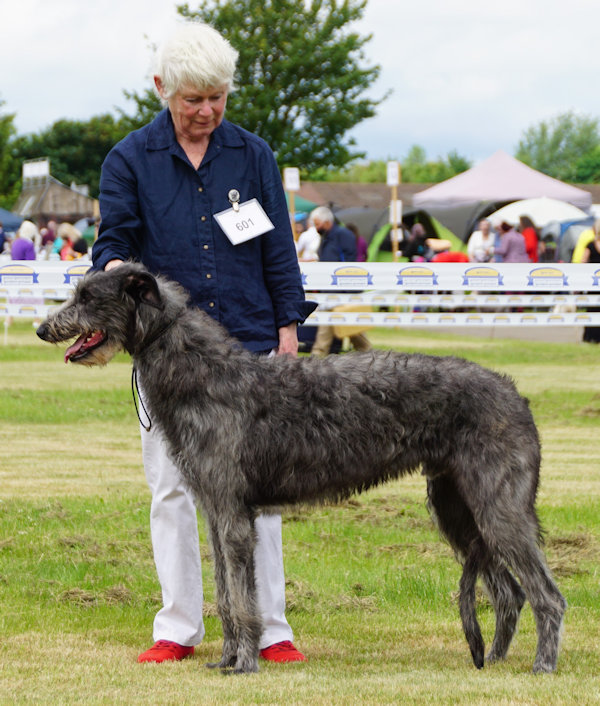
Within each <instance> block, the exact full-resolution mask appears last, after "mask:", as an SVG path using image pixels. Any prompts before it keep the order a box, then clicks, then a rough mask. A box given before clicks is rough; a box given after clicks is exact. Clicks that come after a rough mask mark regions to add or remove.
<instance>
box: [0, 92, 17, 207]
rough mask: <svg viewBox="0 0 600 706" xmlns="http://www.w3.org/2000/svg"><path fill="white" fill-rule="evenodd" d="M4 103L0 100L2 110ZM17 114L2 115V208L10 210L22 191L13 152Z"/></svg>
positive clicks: (0, 147) (0, 128)
mask: <svg viewBox="0 0 600 706" xmlns="http://www.w3.org/2000/svg"><path fill="white" fill-rule="evenodd" d="M3 105H4V101H2V100H0V109H1V108H2V106H3ZM14 121H15V114H14V113H7V114H4V115H2V114H0V206H2V208H7V209H9V210H10V208H11V207H12V205H13V204H14V202H15V201H16V200H17V197H18V195H19V192H20V190H21V174H20V165H19V161H18V160H17V159H16V158H15V156H14V154H13V152H12V145H13V142H14V139H15V136H16V134H17V130H16V128H15V124H14Z"/></svg>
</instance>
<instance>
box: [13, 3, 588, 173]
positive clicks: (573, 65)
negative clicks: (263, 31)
mask: <svg viewBox="0 0 600 706" xmlns="http://www.w3.org/2000/svg"><path fill="white" fill-rule="evenodd" d="M190 5H191V7H195V6H196V5H195V4H194V3H193V2H192V3H190ZM0 7H2V13H1V16H2V18H3V29H4V32H3V40H2V42H0V66H2V67H3V69H2V79H1V80H0V99H2V100H4V101H5V106H4V107H3V110H4V111H10V112H14V113H16V120H15V123H16V126H17V129H18V131H19V133H26V132H31V131H37V130H40V129H43V128H45V127H47V126H49V125H50V124H51V123H52V122H54V121H55V120H57V119H59V118H61V117H67V118H71V119H83V120H85V119H88V118H90V117H91V116H92V115H97V114H99V113H102V112H106V111H110V110H112V109H114V107H115V106H120V107H123V108H125V109H127V108H128V107H129V106H128V104H127V102H126V100H125V98H124V96H123V89H128V90H137V91H141V90H143V88H144V87H145V86H147V85H149V80H150V78H149V71H150V63H151V51H150V48H149V47H150V44H151V43H160V41H161V39H162V38H163V37H164V36H165V35H166V34H167V33H168V32H169V30H170V29H171V28H172V27H173V26H174V24H175V22H176V20H177V13H176V9H175V7H176V3H175V2H173V1H172V0H120V1H117V0H94V2H89V3H88V2H82V1H81V0H53V2H51V3H50V2H47V0H19V2H18V3H15V2H14V1H13V0H0ZM599 27H600V3H599V2H598V0H570V2H568V3H565V2H557V1H556V0H503V1H502V3H489V2H482V1H481V0H453V2H448V0H419V2H418V3H407V2H402V1H400V0H369V2H368V4H367V10H366V13H365V16H364V18H363V20H362V21H361V22H360V23H359V24H358V25H357V27H356V29H357V30H358V31H359V32H360V33H361V34H373V39H372V40H371V42H370V43H369V44H368V45H367V47H366V50H365V52H366V54H367V63H369V64H374V63H376V64H380V65H381V67H382V71H381V76H380V78H379V80H378V82H377V84H376V85H375V86H374V87H373V88H372V90H371V94H372V95H373V96H374V97H379V96H382V95H383V94H384V93H386V92H387V91H388V90H390V89H391V90H392V94H391V96H390V97H389V98H388V99H387V100H386V101H385V102H384V103H383V104H382V105H381V106H380V107H379V109H378V115H377V117H376V118H373V119H371V120H368V121H365V122H364V123H363V124H361V125H360V126H359V127H357V128H356V129H355V130H354V131H353V133H352V135H353V136H354V138H355V139H356V141H357V147H358V148H359V149H361V150H363V151H365V152H367V155H368V157H370V158H372V159H388V158H390V159H402V157H403V156H405V155H406V154H407V152H408V150H409V149H410V147H411V145H413V144H420V145H421V146H423V147H424V148H425V149H426V151H427V154H428V156H429V157H430V158H432V159H433V158H436V157H438V156H444V155H446V154H447V153H448V152H449V151H451V150H457V151H458V152H459V153H460V154H462V155H464V156H466V157H467V158H469V159H470V160H472V161H474V162H477V161H480V160H482V159H485V158H486V157H488V156H489V155H490V154H492V153H493V152H495V151H496V150H497V149H504V150H506V151H507V152H509V153H514V150H515V148H516V146H517V143H518V141H519V138H520V137H521V136H522V134H523V132H524V131H525V130H526V129H527V128H528V127H530V126H531V125H536V124H538V123H539V122H540V121H541V120H547V119H551V118H553V117H555V116H556V115H558V114H560V113H562V112H566V111H569V110H573V111H575V112H576V113H579V114H582V115H586V116H592V117H594V118H596V117H598V118H600V88H599V86H598V78H599V76H600V51H599V50H598V28H599Z"/></svg>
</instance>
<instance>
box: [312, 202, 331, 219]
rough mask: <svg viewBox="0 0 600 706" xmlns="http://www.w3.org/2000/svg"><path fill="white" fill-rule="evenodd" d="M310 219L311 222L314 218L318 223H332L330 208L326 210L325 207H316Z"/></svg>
mask: <svg viewBox="0 0 600 706" xmlns="http://www.w3.org/2000/svg"><path fill="white" fill-rule="evenodd" d="M310 217H311V218H312V219H313V220H314V219H315V218H316V219H317V220H318V221H322V222H323V223H333V222H334V217H333V213H332V211H331V209H330V208H327V206H317V207H316V208H315V210H314V211H312V212H311V214H310Z"/></svg>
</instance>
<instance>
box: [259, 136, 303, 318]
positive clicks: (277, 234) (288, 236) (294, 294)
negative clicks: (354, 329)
mask: <svg viewBox="0 0 600 706" xmlns="http://www.w3.org/2000/svg"><path fill="white" fill-rule="evenodd" d="M260 173H261V175H262V177H263V196H262V203H263V208H264V209H265V211H266V212H267V215H268V216H269V218H270V219H271V221H272V223H273V225H274V226H275V228H274V229H273V230H272V231H271V232H269V233H266V234H265V235H264V236H263V272H264V278H265V283H266V286H267V289H268V290H269V294H270V296H271V300H272V301H273V307H274V311H275V321H276V324H277V326H278V327H282V326H287V325H288V324H290V323H292V322H294V321H297V322H298V323H303V322H304V320H305V319H306V317H307V316H308V315H309V314H310V313H311V312H313V311H314V309H315V308H316V304H315V303H314V302H308V301H306V300H305V297H304V289H303V287H302V279H301V275H300V268H299V266H298V256H297V254H296V248H295V247H294V238H293V235H292V229H291V225H290V217H289V213H288V209H287V203H286V200H285V193H284V191H283V185H282V183H281V176H280V174H279V170H278V168H277V163H276V161H275V158H274V157H273V155H272V153H271V151H270V150H265V152H264V153H263V155H262V159H261V167H260Z"/></svg>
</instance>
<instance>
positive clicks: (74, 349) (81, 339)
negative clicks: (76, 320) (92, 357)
mask: <svg viewBox="0 0 600 706" xmlns="http://www.w3.org/2000/svg"><path fill="white" fill-rule="evenodd" d="M86 338H87V333H82V334H81V336H79V338H78V339H77V340H76V341H75V343H74V344H73V345H72V346H69V347H68V348H67V350H66V351H65V363H68V362H69V360H70V358H71V357H72V356H73V355H75V353H77V351H78V350H79V349H80V348H81V346H83V344H84V341H85V339H86Z"/></svg>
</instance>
